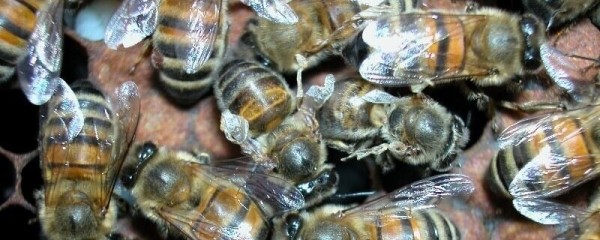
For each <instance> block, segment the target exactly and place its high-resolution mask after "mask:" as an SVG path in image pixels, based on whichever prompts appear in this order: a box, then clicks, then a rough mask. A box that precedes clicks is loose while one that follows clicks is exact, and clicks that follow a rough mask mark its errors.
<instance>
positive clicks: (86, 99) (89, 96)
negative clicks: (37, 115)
mask: <svg viewBox="0 0 600 240" xmlns="http://www.w3.org/2000/svg"><path fill="white" fill-rule="evenodd" d="M73 91H74V92H75V94H76V96H77V99H78V100H79V105H80V108H81V111H82V113H83V116H84V121H83V127H82V130H81V132H80V133H79V134H78V135H77V136H76V137H75V138H73V139H72V140H71V141H70V142H69V151H64V150H63V149H62V148H64V144H65V142H66V141H67V139H68V138H67V136H66V131H65V129H64V122H69V121H70V120H71V119H69V118H68V117H56V118H50V119H48V120H47V121H46V123H45V126H44V135H45V136H54V137H52V138H45V142H44V143H43V144H44V145H45V148H46V149H47V150H46V151H44V153H45V154H46V156H44V159H46V162H47V167H48V168H49V170H50V171H64V173H63V176H64V177H65V178H67V179H71V180H91V179H90V177H92V176H97V175H101V174H102V173H103V172H104V171H105V170H106V167H108V165H109V164H110V162H109V161H110V160H111V159H112V157H111V155H112V153H113V138H114V137H115V136H114V134H115V129H114V125H113V122H112V121H111V117H112V116H113V113H112V111H111V110H110V107H108V102H107V101H106V100H105V98H104V96H103V95H102V93H101V92H100V91H98V90H96V89H94V88H93V86H92V85H91V84H90V83H89V82H84V83H77V84H74V85H73ZM54 150H56V151H54ZM90 159H94V160H93V161H91V160H90ZM95 173H96V174H95ZM57 180H59V179H57Z"/></svg>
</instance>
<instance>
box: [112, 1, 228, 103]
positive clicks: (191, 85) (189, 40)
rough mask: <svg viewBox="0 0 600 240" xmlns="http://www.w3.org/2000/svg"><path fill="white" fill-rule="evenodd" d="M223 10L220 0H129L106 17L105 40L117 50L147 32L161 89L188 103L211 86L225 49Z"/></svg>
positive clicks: (224, 13) (224, 12)
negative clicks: (108, 19) (107, 19)
mask: <svg viewBox="0 0 600 240" xmlns="http://www.w3.org/2000/svg"><path fill="white" fill-rule="evenodd" d="M226 12H227V9H226V4H224V2H223V1H221V0H192V1H167V0H165V1H159V0H128V1H124V2H123V4H122V5H121V6H120V7H119V9H118V10H117V11H116V12H115V14H114V15H113V17H112V18H111V20H110V21H109V23H108V26H107V28H106V32H105V38H104V39H105V42H106V44H107V45H108V47H109V48H112V49H116V48H117V47H118V46H119V45H121V44H122V45H123V46H124V47H129V46H132V45H134V44H136V43H138V42H139V41H141V40H142V39H144V38H146V37H148V36H150V35H152V45H153V46H154V49H153V51H152V63H153V65H154V67H155V68H157V69H158V70H159V72H160V74H159V83H160V84H161V85H162V87H163V90H164V91H165V93H166V94H167V95H168V96H170V97H171V98H173V99H175V100H176V101H177V102H178V103H180V104H184V105H187V104H192V103H195V102H196V101H197V100H198V99H200V98H201V97H202V96H204V95H205V94H206V93H207V92H208V91H209V90H210V87H211V84H212V81H213V74H214V72H216V68H217V67H218V66H219V64H220V62H221V59H222V57H223V55H224V53H225V50H226V43H227V37H228V34H227V29H228V28H227V25H228V23H227V19H226V17H227V15H226Z"/></svg>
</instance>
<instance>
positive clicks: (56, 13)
mask: <svg viewBox="0 0 600 240" xmlns="http://www.w3.org/2000/svg"><path fill="white" fill-rule="evenodd" d="M62 15H63V1H48V3H47V4H46V5H45V6H44V8H42V9H40V10H39V11H38V13H37V16H36V17H37V22H36V26H35V29H34V30H33V33H32V34H31V37H30V38H29V44H28V45H27V54H26V56H25V58H24V59H23V60H21V61H20V62H19V63H18V64H17V72H18V78H19V83H20V85H21V89H22V90H23V92H24V93H25V96H27V99H28V100H29V101H30V102H31V103H33V104H36V105H41V104H44V103H45V102H47V101H48V99H50V97H51V96H52V94H53V93H54V91H55V90H56V89H57V87H59V86H60V85H61V84H62V83H60V81H62V79H60V67H61V64H62V37H63V32H62Z"/></svg>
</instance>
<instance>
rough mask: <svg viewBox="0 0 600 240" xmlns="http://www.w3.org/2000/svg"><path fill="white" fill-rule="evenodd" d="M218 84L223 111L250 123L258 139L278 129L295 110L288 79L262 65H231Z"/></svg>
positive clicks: (217, 94)
mask: <svg viewBox="0 0 600 240" xmlns="http://www.w3.org/2000/svg"><path fill="white" fill-rule="evenodd" d="M217 81H218V82H216V84H215V89H214V92H215V96H216V98H217V101H218V105H219V108H220V109H221V110H222V111H223V110H225V109H229V111H231V112H232V113H233V114H237V115H239V116H241V117H243V118H244V119H246V120H248V123H249V125H250V131H251V133H252V134H253V135H254V136H256V135H258V134H260V133H265V132H268V131H270V130H273V129H274V128H276V127H277V126H278V125H279V124H280V123H281V122H282V121H283V120H284V119H285V118H286V117H287V116H288V115H289V114H290V113H291V112H292V111H293V109H294V106H295V102H294V100H295V98H294V96H293V94H292V92H291V91H290V89H289V87H288V85H287V83H286V82H285V79H283V77H282V76H281V75H279V74H277V73H275V72H273V71H271V70H269V69H267V68H265V67H263V66H262V65H260V64H258V63H255V62H247V61H243V60H234V61H232V62H229V63H228V64H226V65H225V66H223V69H222V70H221V71H220V73H219V79H218V80H217Z"/></svg>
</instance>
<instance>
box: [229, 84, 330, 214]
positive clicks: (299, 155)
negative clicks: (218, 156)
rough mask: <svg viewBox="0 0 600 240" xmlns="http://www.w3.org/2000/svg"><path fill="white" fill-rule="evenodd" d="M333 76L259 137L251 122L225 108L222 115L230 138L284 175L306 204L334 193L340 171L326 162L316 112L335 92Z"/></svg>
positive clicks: (256, 159)
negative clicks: (250, 124)
mask: <svg viewBox="0 0 600 240" xmlns="http://www.w3.org/2000/svg"><path fill="white" fill-rule="evenodd" d="M333 82H334V80H333V76H332V75H328V76H327V77H326V79H325V86H324V87H316V86H313V87H311V88H310V89H309V90H308V92H307V97H306V98H304V99H303V102H302V105H301V106H300V107H299V108H298V110H297V111H296V112H295V113H294V114H293V115H290V116H288V117H287V118H286V119H285V120H284V121H283V122H282V123H281V124H280V125H279V126H277V127H276V128H274V129H273V130H272V131H269V132H265V133H263V134H261V135H259V136H258V137H257V138H252V137H250V136H249V134H248V133H249V132H250V130H249V123H248V121H247V120H246V119H245V118H243V117H241V116H238V115H235V114H232V113H231V112H229V110H225V111H224V112H223V114H222V115H221V130H222V131H223V132H224V133H225V136H226V137H227V139H229V140H230V141H232V142H234V143H236V144H239V145H240V146H241V148H242V152H243V153H245V154H247V155H248V156H251V157H252V158H253V159H254V160H255V161H257V162H266V163H267V164H269V165H271V166H272V168H273V170H274V171H275V172H276V173H278V174H280V175H281V176H282V177H283V178H285V179H289V180H290V181H292V182H294V183H295V184H296V187H298V188H299V189H300V191H302V193H303V195H304V198H305V202H306V204H307V205H312V204H314V203H316V202H319V201H320V200H322V199H324V198H325V197H327V196H330V195H332V194H333V193H335V190H336V188H337V180H338V177H337V174H336V173H335V172H333V170H332V168H333V167H332V166H331V165H330V164H326V163H325V161H326V160H327V150H326V148H325V143H324V141H323V140H322V138H321V135H320V134H319V123H318V122H317V120H316V119H315V114H316V113H315V111H316V110H317V109H318V108H320V106H322V105H323V103H324V102H325V101H326V100H327V99H328V98H329V96H330V95H331V93H332V92H333Z"/></svg>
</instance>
